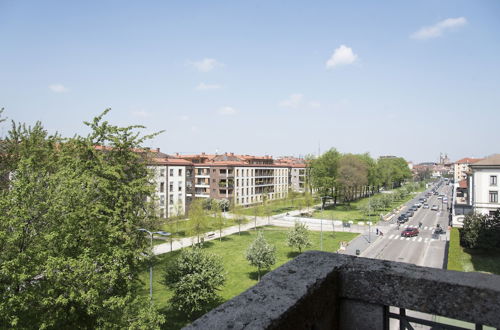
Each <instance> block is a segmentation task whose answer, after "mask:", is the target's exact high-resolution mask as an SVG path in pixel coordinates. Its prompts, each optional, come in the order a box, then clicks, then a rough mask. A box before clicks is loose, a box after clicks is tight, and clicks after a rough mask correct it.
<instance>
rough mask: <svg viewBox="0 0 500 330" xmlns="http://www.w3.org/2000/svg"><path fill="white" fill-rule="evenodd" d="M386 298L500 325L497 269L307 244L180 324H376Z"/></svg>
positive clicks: (298, 326)
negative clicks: (429, 264)
mask: <svg viewBox="0 0 500 330" xmlns="http://www.w3.org/2000/svg"><path fill="white" fill-rule="evenodd" d="M384 305H385V306H397V307H402V308H407V309H411V310H417V311H422V312H427V313H431V314H437V315H442V316H447V317H451V318H457V319H461V320H464V321H470V322H474V323H480V324H485V325H490V326H494V327H497V328H500V276H495V275H487V274H479V273H461V272H454V271H446V270H439V269H434V268H426V267H418V266H415V265H410V264H404V263H397V262H390V261H382V260H374V259H366V258H358V257H353V256H348V255H339V254H333V253H327V252H319V251H309V252H306V253H303V254H301V255H300V256H298V257H297V258H295V259H294V260H292V261H290V262H289V263H287V264H285V265H283V266H282V267H280V268H278V269H277V270H275V271H273V272H271V273H268V274H267V275H266V276H264V277H263V278H262V280H261V282H260V283H258V284H257V285H255V286H254V287H252V288H250V289H249V290H247V291H246V292H244V293H242V294H241V295H239V296H237V297H235V298H234V299H232V300H230V301H228V302H226V303H225V304H223V305H221V306H219V307H217V308H216V309H214V310H212V311H211V312H209V313H207V314H205V315H204V316H202V317H201V318H199V319H198V320H196V321H195V322H193V324H191V325H189V326H188V327H186V329H355V328H359V326H361V325H362V324H366V323H370V324H371V328H373V329H382V326H383V312H382V311H383V308H382V306H384ZM360 313H362V314H363V319H360V317H359V315H360ZM359 322H365V323H359Z"/></svg>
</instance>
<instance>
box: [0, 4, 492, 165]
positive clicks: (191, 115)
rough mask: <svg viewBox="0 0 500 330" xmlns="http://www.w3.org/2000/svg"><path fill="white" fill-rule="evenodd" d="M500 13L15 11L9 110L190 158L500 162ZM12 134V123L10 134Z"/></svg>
mask: <svg viewBox="0 0 500 330" xmlns="http://www.w3.org/2000/svg"><path fill="white" fill-rule="evenodd" d="M499 32H500V2H498V1H412V2H410V1H355V2H353V1H314V2H304V1H280V2H278V1H210V2H209V1H178V2H167V1H135V2H126V1H79V2H76V1H71V2H70V1H2V0H0V44H1V51H0V107H5V115H6V116H7V117H9V118H10V119H14V120H16V121H21V122H27V123H34V122H35V121H36V120H41V121H42V122H43V123H44V125H45V127H47V128H48V129H49V130H50V131H52V132H54V131H58V132H60V133H62V134H63V135H66V136H71V135H73V134H74V133H75V132H78V133H81V134H85V133H86V129H85V127H84V126H83V124H82V122H83V121H85V120H89V119H91V118H93V117H94V116H95V115H97V114H99V113H100V112H101V111H102V110H104V109H105V108H108V107H110V108H112V111H111V113H110V114H109V115H108V119H109V120H110V121H112V122H114V123H116V124H120V125H131V124H142V125H145V126H146V127H147V132H154V131H158V130H165V131H166V132H165V133H163V134H162V135H160V136H159V137H157V138H156V139H155V140H154V141H151V143H150V146H151V147H160V148H161V149H162V151H165V152H167V153H174V152H184V153H193V152H202V151H205V152H210V153H213V152H215V151H216V150H217V151H219V152H224V151H227V152H235V153H249V154H272V155H304V154H308V153H317V152H318V145H320V147H321V150H322V151H324V150H326V149H328V148H330V147H336V148H337V149H339V150H340V151H342V152H356V153H358V152H370V153H371V154H372V155H373V156H379V155H383V154H394V155H400V156H403V157H405V158H407V159H408V160H413V161H415V162H420V161H435V160H436V159H437V158H438V156H439V152H441V151H442V152H447V153H448V154H449V155H450V157H451V158H452V159H453V160H456V159H458V158H462V157H465V156H484V155H489V154H492V153H497V152H499V149H498V142H499V141H500V125H499V123H500V33H499ZM7 128H8V127H7V125H3V126H2V127H0V133H2V135H5V133H6V131H7Z"/></svg>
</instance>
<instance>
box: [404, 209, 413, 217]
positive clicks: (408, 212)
mask: <svg viewBox="0 0 500 330" xmlns="http://www.w3.org/2000/svg"><path fill="white" fill-rule="evenodd" d="M405 214H406V217H407V218H410V217H412V216H413V215H414V214H415V212H414V211H413V210H412V209H409V210H408V211H406V213H405Z"/></svg>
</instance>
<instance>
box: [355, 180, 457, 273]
mask: <svg viewBox="0 0 500 330" xmlns="http://www.w3.org/2000/svg"><path fill="white" fill-rule="evenodd" d="M438 191H439V192H440V193H444V194H446V195H448V196H449V194H450V191H451V188H450V186H446V185H444V186H441V187H440V188H439V190H438ZM423 195H424V193H422V194H420V195H418V196H416V197H415V199H413V200H412V201H410V202H409V203H408V204H409V205H411V204H414V203H415V202H416V201H417V200H418V198H420V197H422V196H423ZM448 200H450V198H448ZM427 203H428V204H429V205H430V206H432V205H434V204H435V205H439V207H440V210H439V211H432V210H431V209H430V208H429V209H424V208H419V209H418V210H417V211H416V212H415V215H414V216H413V217H411V218H410V220H409V221H408V222H407V223H405V224H404V225H401V226H400V228H399V229H398V226H397V224H396V217H395V218H394V219H393V220H392V223H390V224H389V225H388V226H386V227H385V232H384V235H383V236H381V237H378V239H377V241H376V242H375V243H374V244H372V245H371V246H370V247H369V248H368V249H366V250H365V251H363V253H361V256H363V257H367V258H375V259H384V260H392V261H399V262H407V263H412V264H415V265H419V266H426V267H434V268H443V267H444V262H445V250H446V242H447V237H449V233H448V231H446V234H442V235H435V234H434V233H433V232H434V229H435V228H436V226H437V224H439V225H440V226H441V227H442V228H444V229H447V228H448V219H449V212H448V210H447V208H446V204H444V209H443V208H441V206H442V203H441V200H438V196H431V197H429V199H428V201H427ZM405 210H406V208H405V209H404V210H403V212H404V211H405ZM420 222H421V223H422V228H421V229H420V234H419V235H418V236H417V237H412V238H404V237H401V232H402V230H403V229H405V228H406V227H418V225H419V223H420Z"/></svg>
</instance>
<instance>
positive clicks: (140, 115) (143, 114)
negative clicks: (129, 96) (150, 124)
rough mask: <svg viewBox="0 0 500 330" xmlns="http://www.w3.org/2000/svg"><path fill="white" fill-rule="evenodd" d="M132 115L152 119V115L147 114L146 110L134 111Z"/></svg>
mask: <svg viewBox="0 0 500 330" xmlns="http://www.w3.org/2000/svg"><path fill="white" fill-rule="evenodd" d="M132 115H134V116H136V117H141V118H148V117H151V113H149V112H147V111H146V110H143V109H140V110H137V111H132Z"/></svg>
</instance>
